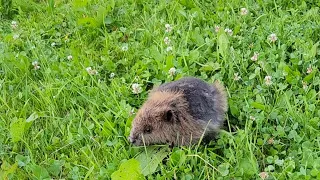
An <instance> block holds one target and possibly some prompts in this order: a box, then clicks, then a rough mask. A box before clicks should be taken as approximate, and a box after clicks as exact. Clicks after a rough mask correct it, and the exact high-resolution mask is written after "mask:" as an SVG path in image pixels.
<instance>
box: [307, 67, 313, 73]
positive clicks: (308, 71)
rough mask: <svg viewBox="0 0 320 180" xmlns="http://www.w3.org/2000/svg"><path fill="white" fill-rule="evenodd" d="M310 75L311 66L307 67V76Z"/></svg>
mask: <svg viewBox="0 0 320 180" xmlns="http://www.w3.org/2000/svg"><path fill="white" fill-rule="evenodd" d="M310 73H312V67H311V66H309V67H308V68H307V74H310Z"/></svg>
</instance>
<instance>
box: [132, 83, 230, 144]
mask: <svg viewBox="0 0 320 180" xmlns="http://www.w3.org/2000/svg"><path fill="white" fill-rule="evenodd" d="M226 112H227V96H226V93H225V89H224V87H223V86H222V85H221V84H220V83H219V82H215V83H214V84H213V86H212V85H209V84H208V83H206V82H204V81H202V80H200V79H197V78H193V77H188V78H182V79H180V80H177V81H174V82H170V83H165V84H162V85H160V86H159V87H158V88H155V89H153V90H152V91H151V93H150V94H149V98H148V100H147V101H146V102H145V103H144V104H143V106H142V107H141V108H140V110H139V111H138V113H137V115H136V117H135V119H134V120H133V122H132V129H131V132H130V136H129V141H130V142H131V143H132V144H134V145H151V144H169V145H191V144H195V143H197V142H199V140H200V139H201V137H203V140H205V141H210V140H212V139H213V138H214V137H215V135H216V133H217V132H218V131H219V129H220V127H221V125H222V124H223V121H224V114H225V113H226Z"/></svg>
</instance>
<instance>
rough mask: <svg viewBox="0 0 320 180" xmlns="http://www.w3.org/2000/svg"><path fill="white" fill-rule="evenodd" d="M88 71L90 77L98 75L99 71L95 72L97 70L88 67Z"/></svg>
mask: <svg viewBox="0 0 320 180" xmlns="http://www.w3.org/2000/svg"><path fill="white" fill-rule="evenodd" d="M86 71H87V72H88V74H90V75H97V74H98V71H97V70H95V69H92V68H91V67H87V68H86Z"/></svg>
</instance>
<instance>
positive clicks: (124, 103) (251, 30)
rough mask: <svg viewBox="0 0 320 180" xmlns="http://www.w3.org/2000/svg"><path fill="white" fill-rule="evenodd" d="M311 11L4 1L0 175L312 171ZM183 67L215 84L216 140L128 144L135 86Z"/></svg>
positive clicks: (307, 6)
mask: <svg viewBox="0 0 320 180" xmlns="http://www.w3.org/2000/svg"><path fill="white" fill-rule="evenodd" d="M3 1H4V0H3ZM319 6H320V3H319V1H316V0H314V1H312V0H309V1H308V2H306V1H299V0H291V1H289V0H287V1H285V0H283V1H273V0H265V1H262V0H258V1H256V2H254V1H252V0H246V1H240V0H229V1H223V0H219V1H214V2H211V1H197V0H195V1H190V2H189V1H186V0H180V1H171V0H167V1H159V2H152V1H143V0H138V1H134V0H129V1H126V0H117V1H113V0H110V1H102V0H74V1H65V0H58V1H53V0H49V1H48V2H47V1H31V0H30V1H23V0H21V1H19V0H14V1H13V5H12V12H11V13H12V16H11V18H4V14H2V15H3V16H2V20H1V21H0V90H1V91H0V92H1V93H0V131H1V134H0V164H2V165H1V168H0V179H1V178H2V179H7V178H8V179H49V178H54V179H109V178H111V177H112V178H114V179H117V178H118V179H119V178H120V179H126V178H128V177H131V179H134V177H136V178H141V177H143V176H145V177H146V178H147V179H155V178H156V179H213V178H215V179H259V178H262V179H320V119H319V117H320V106H319V105H320V103H319V98H320V95H319V86H320V76H319V73H318V67H319V65H320V61H319V58H320V56H319V54H320V50H319V41H320V35H319V34H320V16H319V13H320V10H319ZM241 8H246V9H241ZM4 10H5V11H4ZM7 10H8V9H4V8H2V12H7ZM246 10H247V11H246ZM12 21H15V22H12ZM166 24H169V25H170V27H169V26H168V25H167V26H166ZM228 29H229V30H228ZM170 30H171V31H170ZM166 37H168V38H166ZM88 67H91V69H90V68H88ZM173 68H174V69H173ZM170 69H171V70H170ZM189 75H190V76H197V77H200V78H202V79H204V80H206V81H208V82H213V81H214V80H216V79H218V80H221V81H222V82H223V83H224V84H225V86H226V87H227V90H228V95H229V111H228V115H227V123H226V128H225V130H224V131H222V133H221V135H220V138H219V139H218V140H216V141H214V142H212V143H211V144H209V145H207V146H204V145H198V146H193V147H181V148H174V149H172V150H171V149H168V147H161V148H158V147H157V148H152V147H151V148H137V147H132V146H131V145H130V144H129V143H128V141H127V136H128V135H129V132H130V126H131V121H132V119H133V118H134V113H135V112H136V111H137V109H138V108H139V106H140V105H141V104H142V103H143V101H144V100H145V98H146V95H147V93H148V90H150V88H152V86H153V85H156V84H159V83H163V82H168V81H172V80H174V79H179V78H181V77H183V76H189ZM135 83H138V87H136V88H137V89H136V90H138V91H139V90H140V91H141V92H140V91H139V92H138V94H134V93H133V89H132V85H133V84H135ZM135 86H136V85H135ZM139 87H140V88H141V89H139Z"/></svg>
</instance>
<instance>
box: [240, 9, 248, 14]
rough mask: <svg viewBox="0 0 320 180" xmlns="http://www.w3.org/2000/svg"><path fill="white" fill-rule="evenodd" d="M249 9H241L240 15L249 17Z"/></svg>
mask: <svg viewBox="0 0 320 180" xmlns="http://www.w3.org/2000/svg"><path fill="white" fill-rule="evenodd" d="M248 12H249V11H248V9H246V8H241V9H240V14H241V16H245V15H247V14H248Z"/></svg>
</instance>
